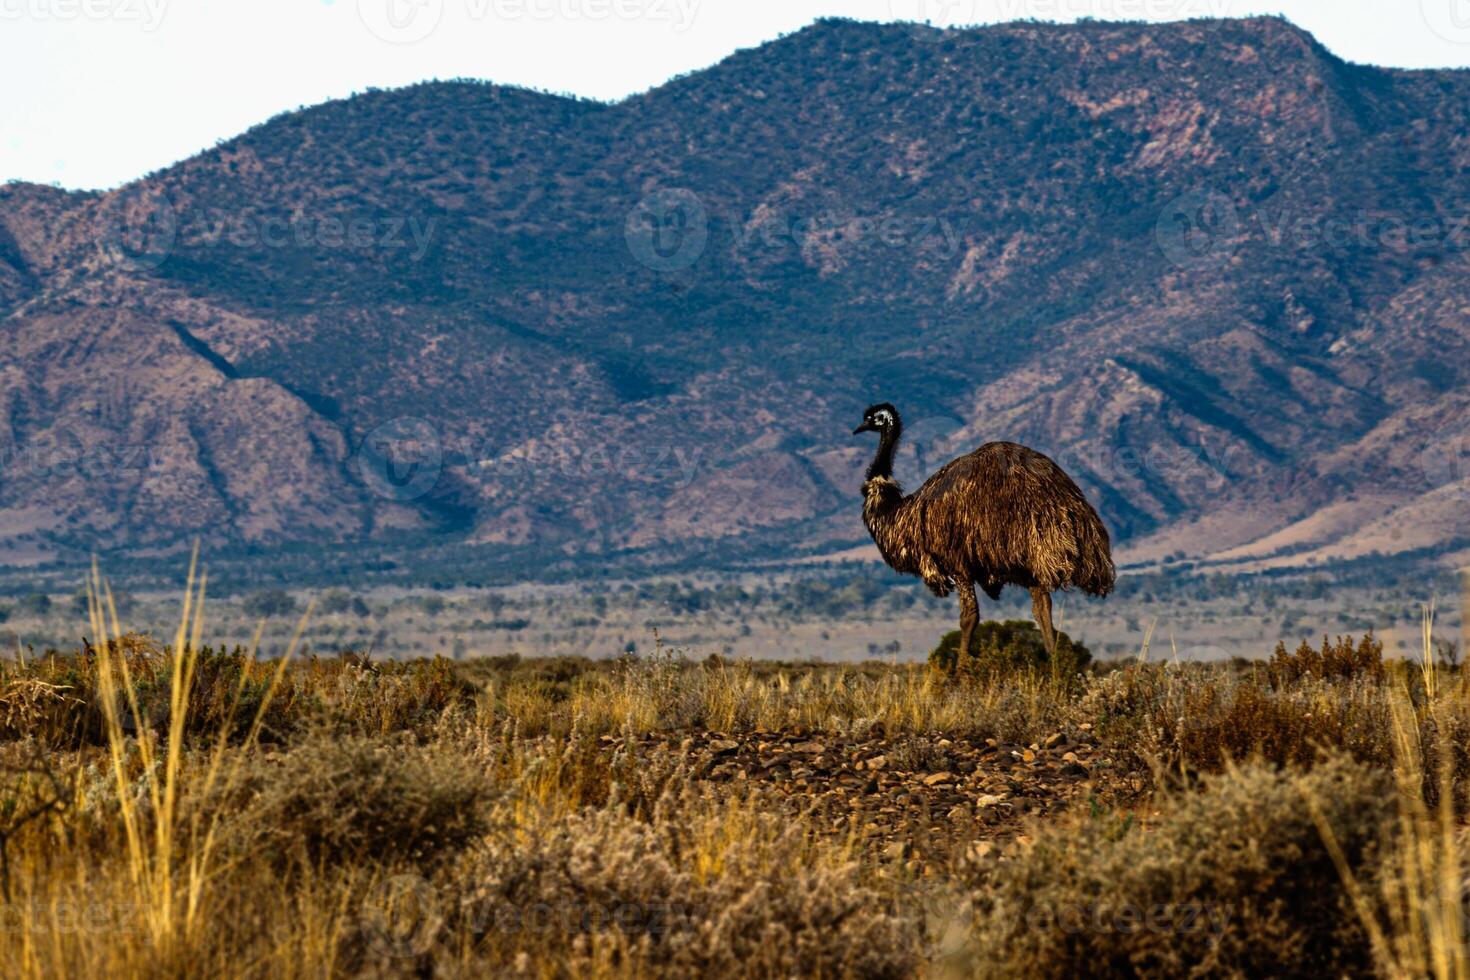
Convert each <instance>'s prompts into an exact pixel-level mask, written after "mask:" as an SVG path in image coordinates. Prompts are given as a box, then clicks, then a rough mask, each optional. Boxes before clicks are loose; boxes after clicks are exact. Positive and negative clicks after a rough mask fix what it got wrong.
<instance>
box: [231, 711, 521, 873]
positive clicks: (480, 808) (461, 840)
mask: <svg viewBox="0 0 1470 980" xmlns="http://www.w3.org/2000/svg"><path fill="white" fill-rule="evenodd" d="M492 795H493V787H492V785H491V784H490V781H489V779H488V777H487V776H486V775H485V774H484V771H483V770H482V769H481V768H480V767H478V766H476V765H474V764H473V763H472V762H471V761H470V760H469V757H468V754H467V753H466V752H464V751H462V750H458V749H456V747H455V746H453V744H452V743H438V744H432V745H427V746H423V745H418V744H416V743H414V742H413V741H411V740H409V739H407V738H403V737H393V738H370V737H365V736H347V737H343V738H326V737H324V738H320V739H308V740H306V741H305V742H304V744H303V745H302V746H301V747H300V748H296V749H293V750H291V751H289V752H286V753H284V754H283V755H280V756H274V757H266V758H264V759H262V760H260V761H258V762H257V763H256V764H255V767H254V769H253V770H252V771H251V772H250V773H249V774H248V776H247V777H246V780H245V782H244V784H243V786H241V787H236V788H232V789H231V790H230V791H229V793H228V794H227V797H228V799H223V800H217V801H213V803H212V805H237V803H238V801H239V800H240V799H241V798H242V797H243V798H245V799H246V800H247V802H245V804H244V812H243V813H242V814H241V815H240V816H239V817H238V818H237V819H234V820H232V821H231V826H232V827H233V828H234V830H235V831H236V837H235V839H233V840H232V841H231V845H232V846H233V848H234V849H236V850H237V851H240V852H242V853H249V854H250V856H251V857H252V858H253V859H260V858H264V859H266V860H268V861H269V862H271V863H272V864H274V865H275V866H277V867H281V868H289V867H293V866H299V865H301V864H303V863H304V864H306V865H308V866H320V865H336V864H345V863H357V864H362V863H367V864H374V863H394V862H400V861H412V862H415V863H417V864H420V865H422V866H431V865H433V864H434V863H435V862H436V861H438V860H439V859H440V858H442V857H444V856H446V855H448V854H451V853H453V852H454V851H456V850H457V849H459V848H462V847H464V846H466V845H467V844H468V843H469V842H471V841H472V840H474V839H476V838H477V837H479V836H480V835H482V834H484V833H485V831H486V829H487V828H488V826H489V815H488V813H489V811H488V804H489V803H490V801H491V798H492Z"/></svg>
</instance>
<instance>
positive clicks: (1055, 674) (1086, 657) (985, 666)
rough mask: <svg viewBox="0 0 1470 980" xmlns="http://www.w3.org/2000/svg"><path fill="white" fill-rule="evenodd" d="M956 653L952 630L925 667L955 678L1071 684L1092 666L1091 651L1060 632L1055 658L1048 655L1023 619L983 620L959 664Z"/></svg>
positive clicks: (956, 639) (956, 641)
mask: <svg viewBox="0 0 1470 980" xmlns="http://www.w3.org/2000/svg"><path fill="white" fill-rule="evenodd" d="M959 651H960V631H959V630H953V631H951V632H949V633H947V634H945V636H944V639H942V640H940V641H939V645H938V646H937V647H935V648H934V650H933V651H932V652H931V653H930V654H929V664H930V666H932V667H934V668H935V669H937V670H940V671H943V672H944V673H946V674H949V675H952V676H958V677H973V678H979V679H985V678H991V677H997V676H1007V675H1013V674H1036V675H1040V676H1044V677H1049V678H1052V679H1055V680H1060V681H1065V682H1067V683H1071V682H1072V681H1074V680H1075V679H1076V678H1077V676H1078V675H1079V674H1081V673H1082V672H1083V671H1084V670H1086V669H1087V665H1088V664H1090V663H1092V652H1091V651H1089V650H1088V649H1087V647H1085V646H1083V645H1082V644H1080V643H1078V642H1076V641H1075V640H1073V639H1072V638H1071V637H1070V636H1068V635H1067V634H1066V633H1063V632H1061V631H1060V630H1058V631H1057V652H1056V657H1055V659H1053V658H1052V657H1050V656H1048V654H1047V652H1046V645H1045V644H1043V643H1042V642H1041V630H1039V629H1037V627H1036V624H1035V623H1032V622H1029V621H1027V620H1010V621H1008V622H1004V623H998V622H995V621H993V620H987V621H986V622H983V623H981V624H980V625H979V626H977V627H976V628H975V636H974V638H973V639H972V640H971V645H970V652H969V656H967V657H965V658H964V659H963V661H962V660H961V658H960V655H959Z"/></svg>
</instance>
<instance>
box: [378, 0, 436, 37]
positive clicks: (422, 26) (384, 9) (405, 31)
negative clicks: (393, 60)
mask: <svg viewBox="0 0 1470 980" xmlns="http://www.w3.org/2000/svg"><path fill="white" fill-rule="evenodd" d="M357 16H358V18H359V19H360V20H361V21H362V23H363V26H365V27H366V28H367V29H368V30H369V31H371V32H372V34H373V36H374V37H376V38H378V39H379V40H381V41H387V42H388V43H389V44H414V43H416V42H418V41H422V40H423V39H424V38H426V37H428V36H429V35H430V34H432V33H434V31H435V30H436V29H438V27H439V22H440V21H441V20H442V19H443V18H444V0H357Z"/></svg>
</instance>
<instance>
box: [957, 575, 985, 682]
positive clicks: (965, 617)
mask: <svg viewBox="0 0 1470 980" xmlns="http://www.w3.org/2000/svg"><path fill="white" fill-rule="evenodd" d="M955 584H956V585H957V586H958V587H959V590H960V661H961V662H962V663H963V662H964V660H965V658H966V657H968V656H969V655H970V643H971V641H972V640H974V639H975V627H976V625H978V624H979V622H980V605H979V603H977V602H976V601H975V583H973V582H969V581H965V580H963V579H961V580H960V581H958V582H956V583H955Z"/></svg>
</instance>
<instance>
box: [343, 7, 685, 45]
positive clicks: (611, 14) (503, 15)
mask: <svg viewBox="0 0 1470 980" xmlns="http://www.w3.org/2000/svg"><path fill="white" fill-rule="evenodd" d="M451 2H452V3H453V7H452V8H451V6H450V5H451ZM700 2H701V0H358V3H357V13H358V18H359V19H360V20H361V21H362V24H363V26H364V27H366V28H367V29H368V31H369V32H371V33H372V34H373V35H374V36H375V37H377V38H378V39H379V40H382V41H387V42H388V43H390V44H413V43H416V42H418V41H422V40H424V39H425V38H427V37H429V35H431V34H433V33H434V32H435V31H437V30H438V29H439V27H440V25H441V24H442V23H443V22H444V19H445V13H446V8H450V9H453V11H454V13H455V14H456V15H457V17H456V18H455V19H457V20H460V21H463V20H464V19H468V20H469V21H470V22H471V23H476V24H478V23H481V22H484V21H495V22H497V23H506V22H510V21H518V20H532V21H591V22H594V23H600V22H605V21H611V20H620V21H627V22H631V21H652V22H657V23H667V24H669V25H671V26H672V28H673V31H674V33H676V34H682V33H684V32H685V31H687V30H689V28H690V27H691V26H692V25H693V24H694V18H695V16H696V15H697V14H698V12H699V4H700Z"/></svg>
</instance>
